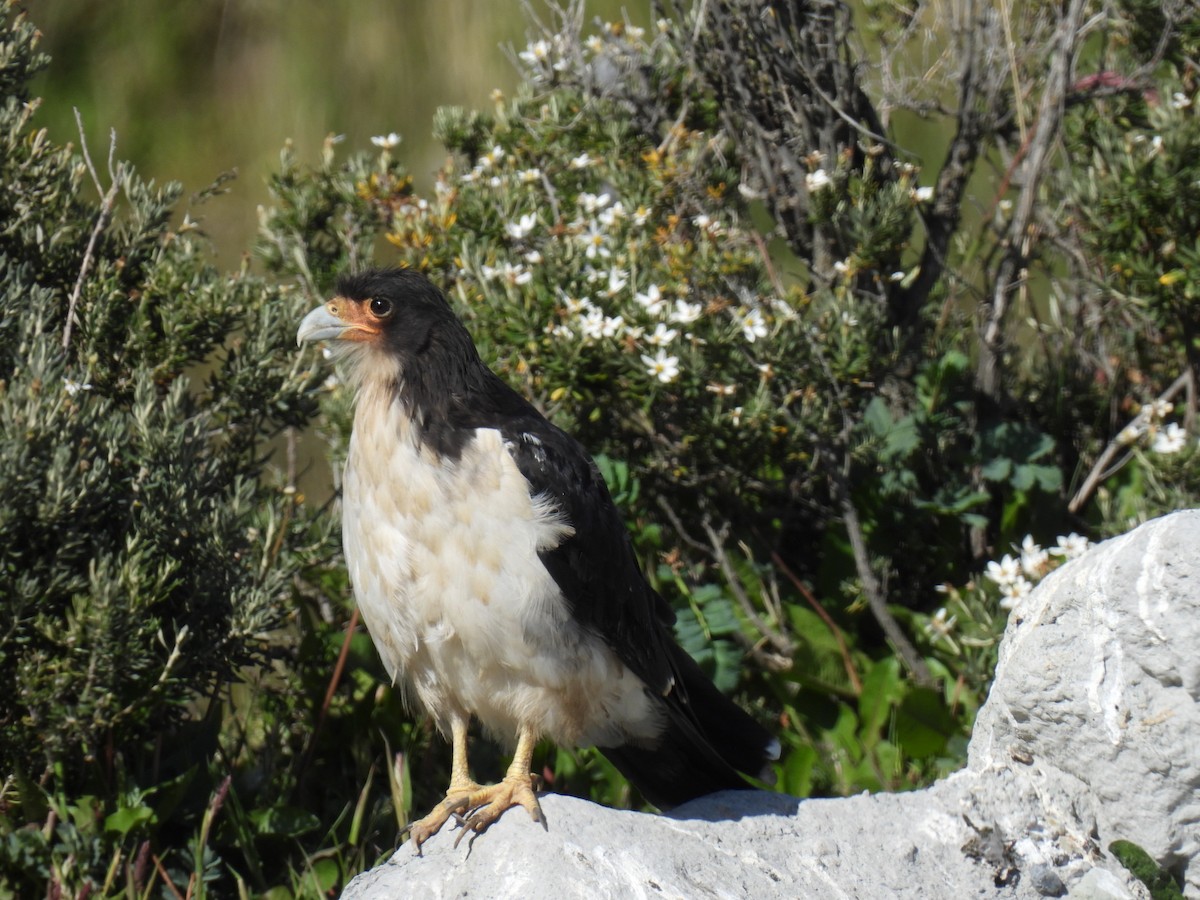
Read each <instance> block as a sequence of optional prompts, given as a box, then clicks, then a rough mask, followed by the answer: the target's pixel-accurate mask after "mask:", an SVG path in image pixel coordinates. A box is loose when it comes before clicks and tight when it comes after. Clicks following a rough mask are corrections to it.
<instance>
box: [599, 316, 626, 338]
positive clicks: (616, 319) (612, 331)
mask: <svg viewBox="0 0 1200 900" xmlns="http://www.w3.org/2000/svg"><path fill="white" fill-rule="evenodd" d="M624 330H625V319H624V317H622V316H605V317H604V328H603V329H602V332H601V333H602V334H603V335H604V336H605V337H620V335H621V332H622V331H624Z"/></svg>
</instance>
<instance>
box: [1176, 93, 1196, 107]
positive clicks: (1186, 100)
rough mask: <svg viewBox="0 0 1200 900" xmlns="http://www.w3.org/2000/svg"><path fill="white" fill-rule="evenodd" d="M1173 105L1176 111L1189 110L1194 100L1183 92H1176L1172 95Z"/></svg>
mask: <svg viewBox="0 0 1200 900" xmlns="http://www.w3.org/2000/svg"><path fill="white" fill-rule="evenodd" d="M1171 105H1172V106H1173V107H1175V108H1176V109H1187V108H1188V107H1189V106H1191V105H1192V98H1191V97H1189V96H1188V95H1187V94H1185V93H1183V92H1182V91H1176V92H1175V93H1173V94H1172V95H1171Z"/></svg>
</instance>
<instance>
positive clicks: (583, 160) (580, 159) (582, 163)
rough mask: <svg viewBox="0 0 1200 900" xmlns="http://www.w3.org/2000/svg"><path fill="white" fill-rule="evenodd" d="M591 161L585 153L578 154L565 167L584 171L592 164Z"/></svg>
mask: <svg viewBox="0 0 1200 900" xmlns="http://www.w3.org/2000/svg"><path fill="white" fill-rule="evenodd" d="M593 161H594V160H593V159H592V158H591V157H590V156H588V155H587V153H580V154H579V155H578V156H576V157H575V158H574V159H573V160H571V161H570V162H569V163H567V167H568V168H571V169H586V168H587V167H588V166H590V165H591V164H592V163H593Z"/></svg>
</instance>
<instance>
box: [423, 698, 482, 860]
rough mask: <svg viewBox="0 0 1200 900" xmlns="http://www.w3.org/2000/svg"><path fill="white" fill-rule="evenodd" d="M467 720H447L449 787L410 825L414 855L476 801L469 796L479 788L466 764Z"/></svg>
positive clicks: (460, 717) (455, 718) (457, 717)
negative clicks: (438, 801) (437, 800)
mask: <svg viewBox="0 0 1200 900" xmlns="http://www.w3.org/2000/svg"><path fill="white" fill-rule="evenodd" d="M467 723H468V719H467V717H466V716H458V715H455V716H453V717H452V718H451V719H450V744H451V751H450V752H451V754H452V756H451V763H450V786H449V787H448V788H446V799H444V800H443V801H442V802H441V803H439V804H438V805H437V806H435V807H434V808H433V811H432V812H430V813H429V815H427V816H426V817H425V818H423V819H421V820H419V821H417V822H414V823H413V824H412V825H411V826H409V835H410V836H411V837H412V840H413V843H414V844H416V847H417V854H418V855H420V853H421V845H422V844H423V843H425V841H427V840H429V838H431V837H433V836H434V835H435V834H437V833H438V831H439V830H440V829H441V827H442V826H443V825H445V824H446V820H447V819H449V818H450V817H451V816H454V815H460V814H462V813H464V812H466V811H467V810H469V809H471V808H472V807H473V806H474V805H475V804H473V803H472V802H471V798H472V797H473V796H474V795H475V794H476V793H478V792H479V790H480V787H479V785H478V784H476V783H475V782H474V781H473V780H472V779H471V771H470V769H469V768H468V767H467Z"/></svg>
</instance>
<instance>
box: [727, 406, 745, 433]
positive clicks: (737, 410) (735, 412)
mask: <svg viewBox="0 0 1200 900" xmlns="http://www.w3.org/2000/svg"><path fill="white" fill-rule="evenodd" d="M729 421H731V422H732V423H733V426H734V427H735V428H736V427H737V426H739V425H741V424H742V408H741V407H740V406H735V407H734V408H733V409H731V410H730V411H729Z"/></svg>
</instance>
